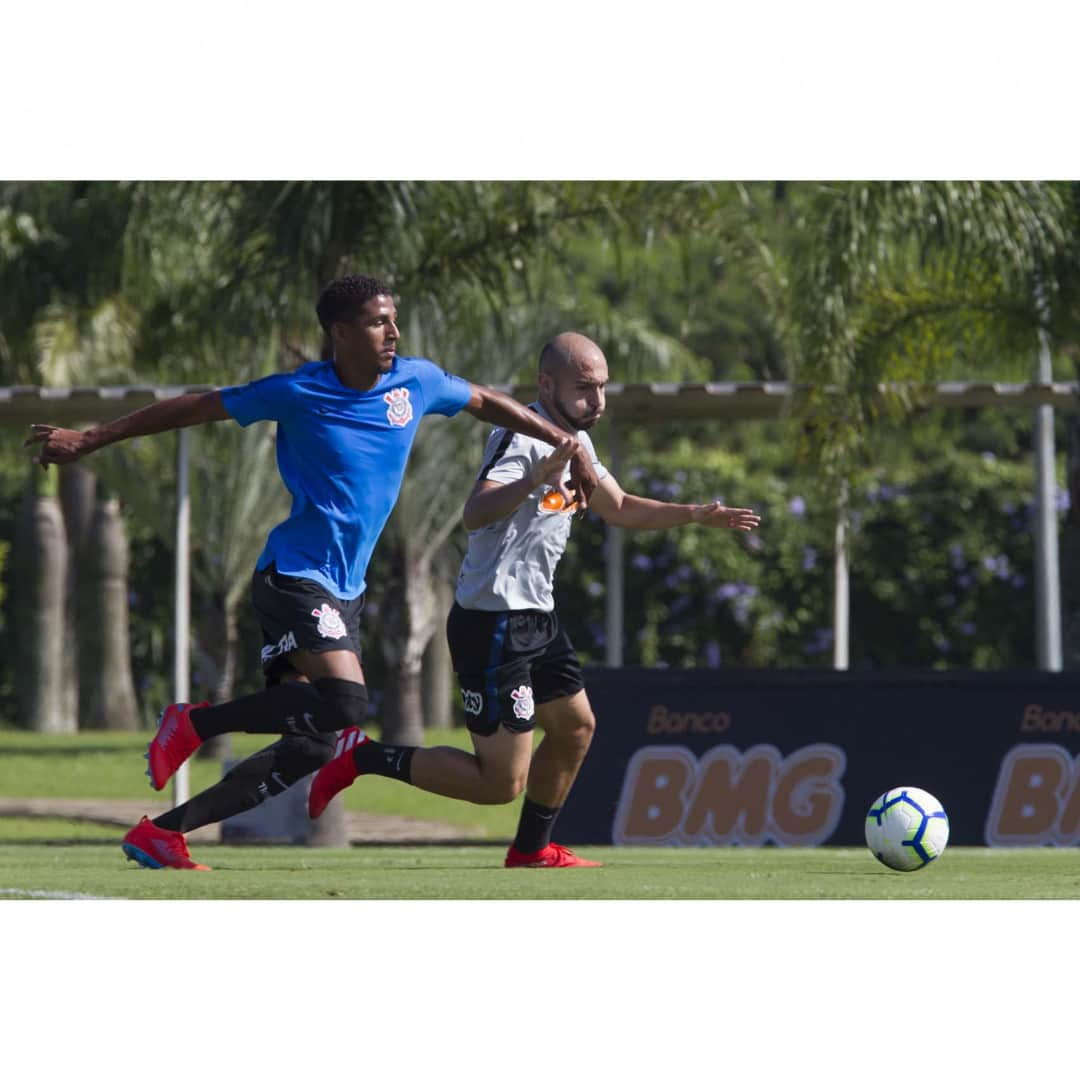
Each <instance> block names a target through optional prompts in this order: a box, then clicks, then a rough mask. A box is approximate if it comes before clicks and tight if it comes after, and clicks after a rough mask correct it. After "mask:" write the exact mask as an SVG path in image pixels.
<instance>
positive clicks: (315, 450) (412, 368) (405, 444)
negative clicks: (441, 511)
mask: <svg viewBox="0 0 1080 1080" xmlns="http://www.w3.org/2000/svg"><path fill="white" fill-rule="evenodd" d="M221 396H222V400H223V401H224V403H225V408H226V410H227V411H228V413H229V415H230V416H232V417H233V419H235V420H236V421H237V422H238V423H240V424H241V425H243V426H244V427H246V426H247V425H248V424H252V423H254V422H255V421H256V420H276V421H277V425H278V430H277V463H278V471H279V472H280V473H281V479H282V480H283V481H284V482H285V486H286V487H287V488H288V489H289V492H290V494H291V495H292V499H293V502H292V511H291V513H290V514H289V517H288V518H287V519H286V520H285V521H283V522H281V524H280V525H277V526H275V527H274V529H273V530H272V531H271V533H270V536H269V538H268V539H267V541H266V547H264V548H263V552H262V554H261V555H260V556H259V561H258V564H257V567H258V569H260V570H261V569H265V567H267V566H268V565H269V564H270V563H271V562H273V563H276V564H277V569H278V571H279V573H282V574H288V575H290V576H291V577H302V578H310V579H311V580H312V581H318V582H320V583H321V584H322V585H323V586H324V587H325V588H326V589H328V590H329V591H330V592H331V593H332V594H333V595H334V596H336V597H338V598H339V599H341V600H353V599H355V598H356V597H357V596H359V595H360V594H361V593H362V592H363V591H364V588H365V586H366V582H365V580H364V575H365V573H366V572H367V566H368V561H369V560H370V558H371V553H372V551H373V550H374V548H375V542H376V541H377V540H378V539H379V535H380V533H381V532H382V531H383V526H385V525H386V519H387V518H388V517H389V516H390V512H391V511H392V510H393V509H394V504H395V503H396V502H397V497H398V492H399V491H400V490H401V481H402V478H403V476H404V475H405V463H406V462H407V461H408V458H409V451H410V450H411V449H412V444H413V439H414V438H415V437H416V429H417V427H418V426H419V423H420V418H421V417H422V416H424V415H426V414H427V413H442V414H443V415H444V416H453V415H454V414H455V413H457V412H459V411H460V410H461V409H462V408H464V407H465V405H467V404H468V402H469V399H470V397H471V396H472V390H471V387H470V384H469V383H468V382H466V381H465V380H464V379H460V378H458V377H457V376H456V375H449V374H447V372H445V371H443V370H442V369H441V368H439V367H437V366H436V365H435V364H433V363H432V362H431V361H430V360H422V359H420V358H418V357H413V356H399V357H397V358H396V359H395V361H394V366H393V368H392V369H391V370H390V371H388V372H386V373H385V374H383V375H380V376H379V380H378V382H376V383H375V385H374V386H373V387H372V388H371V389H370V390H353V389H350V388H349V387H347V386H345V385H344V384H343V383H342V382H341V380H340V379H339V378H338V377H337V372H336V371H335V370H334V365H333V364H332V363H330V362H328V361H316V362H314V363H310V364H305V365H304V366H303V367H301V368H298V369H297V370H296V371H290V372H284V373H282V374H279V375H269V376H267V377H266V378H264V379H257V380H255V381H254V382H250V383H247V384H246V385H245V386H230V387H227V388H225V389H224V390H222V392H221Z"/></svg>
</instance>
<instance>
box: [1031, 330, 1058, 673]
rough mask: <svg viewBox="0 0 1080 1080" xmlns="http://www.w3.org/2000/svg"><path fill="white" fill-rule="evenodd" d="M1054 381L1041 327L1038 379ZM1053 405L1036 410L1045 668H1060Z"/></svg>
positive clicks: (1038, 640) (1038, 596)
mask: <svg viewBox="0 0 1080 1080" xmlns="http://www.w3.org/2000/svg"><path fill="white" fill-rule="evenodd" d="M1053 380H1054V374H1053V365H1052V363H1051V359H1050V338H1049V335H1048V334H1047V332H1046V330H1044V329H1040V330H1039V367H1038V381H1039V382H1040V383H1044V384H1049V383H1052V382H1053ZM1056 457H1057V455H1056V452H1055V448H1054V407H1053V406H1052V405H1039V406H1038V407H1037V408H1036V409H1035V510H1036V515H1035V647H1036V655H1037V658H1038V664H1039V668H1040V669H1041V670H1042V671H1060V670H1061V667H1062V663H1061V578H1060V573H1059V570H1058V521H1057V498H1056V496H1057V473H1056V469H1055V462H1056Z"/></svg>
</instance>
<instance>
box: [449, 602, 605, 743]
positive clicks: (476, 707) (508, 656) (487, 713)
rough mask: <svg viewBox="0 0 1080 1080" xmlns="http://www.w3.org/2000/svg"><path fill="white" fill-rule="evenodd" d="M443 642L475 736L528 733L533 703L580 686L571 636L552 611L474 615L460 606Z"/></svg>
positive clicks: (455, 608) (532, 721)
mask: <svg viewBox="0 0 1080 1080" xmlns="http://www.w3.org/2000/svg"><path fill="white" fill-rule="evenodd" d="M446 639H447V641H448V642H449V644H450V656H451V658H452V659H453V662H454V671H455V672H457V677H458V683H459V684H460V686H461V698H462V701H463V702H464V705H465V726H466V727H467V728H468V729H469V730H470V731H471V732H472V733H473V734H474V735H494V734H495V732H496V731H497V730H498V727H499V724H500V723H501V724H502V725H503V726H504V727H506V728H507V729H508V730H509V731H514V732H525V731H532V729H533V728H534V727H535V726H536V717H535V716H534V714H533V712H534V705H543V704H544V703H545V702H548V701H554V700H555V699H556V698H562V697H569V696H570V695H571V694H576V693H577V692H578V691H579V690H580V689H582V687H583V686H584V683H583V682H582V679H581V665H580V664H579V663H578V658H577V653H575V652H574V646H573V645H572V644H571V643H570V638H569V637H567V636H566V634H565V632H564V631H562V630H560V629H559V620H558V619H557V618H556V617H555V613H554V612H553V611H551V612H549V611H473V610H470V609H466V608H463V607H460V606H459V605H458V604H454V606H453V607H452V608H451V609H450V615H449V616H448V617H447V620H446Z"/></svg>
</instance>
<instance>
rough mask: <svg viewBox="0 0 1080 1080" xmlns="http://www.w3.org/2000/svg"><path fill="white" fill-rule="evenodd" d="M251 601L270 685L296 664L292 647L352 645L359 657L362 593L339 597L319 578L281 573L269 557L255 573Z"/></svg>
mask: <svg viewBox="0 0 1080 1080" xmlns="http://www.w3.org/2000/svg"><path fill="white" fill-rule="evenodd" d="M251 604H252V607H254V608H255V615H256V617H257V618H258V620H259V625H260V626H261V627H262V632H263V647H262V651H261V653H260V655H259V660H260V662H261V664H262V669H263V675H264V676H265V678H266V684H267V686H273V685H274V684H275V683H277V682H280V681H281V676H282V675H283V674H285V673H286V672H289V671H293V670H295V669H294V668H293V666H292V664H290V663H289V660H288V654H289V653H290V652H292V651H293V650H294V649H307V650H309V651H310V652H314V653H320V652H334V651H336V650H338V649H349V650H350V651H351V652H354V653H356V656H357V659H359V658H360V612H361V611H362V610H363V608H364V597H363V596H358V597H357V598H356V599H355V600H339V599H338V598H337V597H336V596H334V595H333V594H332V593H329V592H327V591H326V589H324V588H323V587H322V585H320V584H319V583H318V582H317V581H311V580H309V579H308V578H298V577H288V576H287V575H285V574H279V573H278V572H277V569H276V568H275V566H274V564H273V563H271V564H270V565H269V566H267V567H266V568H265V569H263V570H256V571H255V573H254V574H252V576H251Z"/></svg>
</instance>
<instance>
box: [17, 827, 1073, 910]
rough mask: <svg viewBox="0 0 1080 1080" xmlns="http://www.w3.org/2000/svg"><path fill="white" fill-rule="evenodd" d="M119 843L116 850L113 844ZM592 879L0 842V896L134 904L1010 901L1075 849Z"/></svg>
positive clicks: (654, 859)
mask: <svg viewBox="0 0 1080 1080" xmlns="http://www.w3.org/2000/svg"><path fill="white" fill-rule="evenodd" d="M115 840H116V841H118V840H119V833H118V834H117V835H116V837H115ZM580 852H581V854H583V855H586V856H590V857H593V858H599V859H602V860H603V861H604V862H605V866H604V867H603V868H601V869H597V870H562V871H548V872H542V871H539V872H538V871H532V872H530V871H516V872H511V871H508V870H504V869H502V868H501V865H500V863H501V859H502V848H501V846H495V845H473V846H462V847H423V846H416V847H366V848H359V847H355V848H349V849H345V850H342V849H334V850H327V849H312V848H295V847H259V848H250V847H245V848H239V847H218V846H216V845H205V846H203V847H202V848H201V849H197V850H195V851H194V854H195V856H196V858H202V859H204V860H205V861H207V862H208V863H209V864H210V865H211V866H212V867H213V868H214V869H213V872H212V873H209V874H203V873H190V872H178V871H150V870H139V869H137V868H136V867H135V865H134V864H133V863H129V862H127V861H126V860H125V859H124V857H123V854H122V853H121V851H120V850H119V848H118V847H117V846H115V844H114V843H101V842H100V841H94V842H93V843H90V842H83V843H63V844H57V843H55V842H53V843H49V842H43V843H33V842H21V843H0V890H4V891H3V892H0V895H3V896H5V897H7V898H18V897H23V898H28V897H30V896H32V895H34V894H35V893H43V894H57V897H58V898H62V897H63V896H64V895H65V894H72V893H78V894H83V895H87V896H100V897H113V898H125V897H126V898H131V899H149V900H153V899H205V900H257V899H276V900H283V899H298V900H320V899H350V900H375V899H378V900H409V899H423V900H489V899H490V900H526V899H529V900H617V899H624V900H722V899H727V900H800V899H807V900H845V899H859V900H884V899H890V900H901V899H907V900H974V899H981V900H1005V899H1014V898H1024V899H1030V900H1035V899H1058V900H1063V899H1076V898H1080V859H1078V858H1077V853H1076V852H1074V851H1063V850H1049V849H1039V850H1032V851H1022V852H1020V851H986V850H982V849H975V848H967V849H962V848H958V849H956V850H953V851H947V852H946V853H945V855H944V856H942V858H941V861H940V862H938V863H936V864H934V865H932V866H929V867H927V868H926V869H925V870H919V871H916V872H915V873H913V874H898V873H895V872H893V871H891V870H886V869H885V868H884V867H879V866H878V865H877V864H876V863H875V862H874V861H873V859H872V858H871V857H870V856H869V855H868V854H867V853H866V852H865V851H862V850H853V849H846V848H816V849H809V850H796V849H774V848H766V849H760V850H751V849H736V848H691V849H670V848H665V849H642V848H581V849H580Z"/></svg>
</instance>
